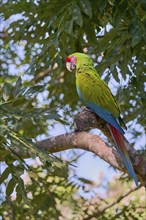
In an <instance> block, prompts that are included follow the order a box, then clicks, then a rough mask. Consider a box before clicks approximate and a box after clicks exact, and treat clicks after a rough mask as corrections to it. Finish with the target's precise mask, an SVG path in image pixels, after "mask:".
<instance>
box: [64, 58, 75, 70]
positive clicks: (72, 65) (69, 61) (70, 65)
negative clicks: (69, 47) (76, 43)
mask: <svg viewBox="0 0 146 220" xmlns="http://www.w3.org/2000/svg"><path fill="white" fill-rule="evenodd" d="M66 68H67V69H68V70H69V71H70V72H72V70H73V69H75V68H76V57H74V56H71V57H67V58H66Z"/></svg>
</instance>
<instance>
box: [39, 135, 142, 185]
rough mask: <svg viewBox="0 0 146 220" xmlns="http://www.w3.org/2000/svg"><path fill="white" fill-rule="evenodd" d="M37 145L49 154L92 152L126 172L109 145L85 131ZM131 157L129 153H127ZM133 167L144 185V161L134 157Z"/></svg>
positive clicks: (53, 138)
mask: <svg viewBox="0 0 146 220" xmlns="http://www.w3.org/2000/svg"><path fill="white" fill-rule="evenodd" d="M37 144H38V145H39V146H41V147H43V149H44V150H46V151H48V152H49V153H54V152H59V151H63V150H68V149H73V148H77V149H79V148H80V149H83V150H87V151H90V152H93V153H94V154H96V155H97V156H99V157H100V158H102V159H103V160H105V161H106V162H107V163H109V164H111V165H112V166H113V167H115V168H117V169H119V170H121V171H124V172H127V170H126V169H125V166H124V165H123V162H122V161H121V158H120V156H119V155H118V153H117V152H116V150H114V149H113V148H111V147H110V146H109V145H107V144H106V143H105V142H104V141H103V140H102V139H101V138H100V137H99V136H97V135H93V134H89V133H87V132H85V131H82V132H73V133H70V134H63V135H59V136H56V137H52V138H48V139H46V140H43V141H39V142H37ZM129 154H130V156H131V152H129ZM132 155H133V152H132ZM135 158H136V160H134V163H133V166H134V169H135V171H136V173H137V176H138V178H139V181H140V182H141V184H142V185H145V183H144V182H145V176H146V167H145V161H144V159H143V158H142V157H141V156H139V155H135Z"/></svg>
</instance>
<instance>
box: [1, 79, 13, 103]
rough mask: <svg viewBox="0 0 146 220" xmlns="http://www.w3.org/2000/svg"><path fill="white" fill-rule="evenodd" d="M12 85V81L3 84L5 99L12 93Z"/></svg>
mask: <svg viewBox="0 0 146 220" xmlns="http://www.w3.org/2000/svg"><path fill="white" fill-rule="evenodd" d="M11 89H12V85H11V84H10V83H7V82H5V83H4V86H3V99H4V101H7V100H8V99H9V97H10V94H11Z"/></svg>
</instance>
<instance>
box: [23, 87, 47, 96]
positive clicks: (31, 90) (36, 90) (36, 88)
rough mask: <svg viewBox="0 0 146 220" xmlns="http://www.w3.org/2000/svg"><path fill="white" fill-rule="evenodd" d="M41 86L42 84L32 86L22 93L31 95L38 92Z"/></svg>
mask: <svg viewBox="0 0 146 220" xmlns="http://www.w3.org/2000/svg"><path fill="white" fill-rule="evenodd" d="M43 87H44V86H43V85H37V86H32V87H30V88H29V89H28V90H27V91H26V92H25V93H24V95H32V94H35V93H38V92H40V91H41V90H42V89H43Z"/></svg>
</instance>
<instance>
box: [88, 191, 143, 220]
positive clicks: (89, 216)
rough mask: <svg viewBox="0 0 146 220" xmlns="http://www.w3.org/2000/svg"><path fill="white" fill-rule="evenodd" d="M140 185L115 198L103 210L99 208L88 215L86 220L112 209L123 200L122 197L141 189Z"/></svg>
mask: <svg viewBox="0 0 146 220" xmlns="http://www.w3.org/2000/svg"><path fill="white" fill-rule="evenodd" d="M139 188H140V187H136V188H134V189H130V190H129V191H128V192H126V193H125V194H123V195H121V196H120V197H119V198H118V199H117V200H115V201H114V202H113V203H111V204H108V205H107V206H106V207H105V208H104V209H102V210H97V211H96V212H94V213H93V214H91V215H88V217H86V218H84V220H90V219H92V218H94V217H95V218H97V217H99V216H102V215H103V214H104V213H105V212H106V210H108V209H110V208H111V207H113V206H114V205H117V204H118V203H119V202H121V200H122V199H124V198H125V197H127V196H129V195H130V194H131V193H133V192H135V191H137V190H139Z"/></svg>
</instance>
